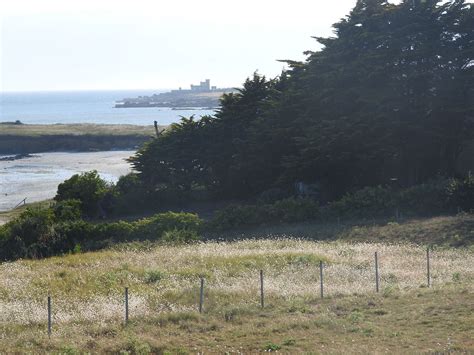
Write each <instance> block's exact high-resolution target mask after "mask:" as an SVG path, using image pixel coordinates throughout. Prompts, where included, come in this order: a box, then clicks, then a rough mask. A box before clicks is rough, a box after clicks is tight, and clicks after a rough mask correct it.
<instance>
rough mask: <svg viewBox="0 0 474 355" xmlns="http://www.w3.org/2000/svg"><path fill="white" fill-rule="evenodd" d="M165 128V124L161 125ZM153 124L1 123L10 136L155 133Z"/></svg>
mask: <svg viewBox="0 0 474 355" xmlns="http://www.w3.org/2000/svg"><path fill="white" fill-rule="evenodd" d="M161 128H165V126H163V127H161ZM154 134H155V131H154V128H153V126H137V125H129V124H117V125H108V124H87V123H84V124H50V125H33V124H23V125H15V124H0V135H9V136H45V135H46V136H50V135H73V136H81V135H111V136H122V135H127V136H129V135H143V136H151V135H154Z"/></svg>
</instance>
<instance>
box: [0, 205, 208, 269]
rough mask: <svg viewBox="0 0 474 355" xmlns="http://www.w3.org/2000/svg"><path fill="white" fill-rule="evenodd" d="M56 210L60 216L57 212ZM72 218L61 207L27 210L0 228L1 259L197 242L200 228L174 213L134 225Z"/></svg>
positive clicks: (187, 215)
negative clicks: (125, 244) (123, 244)
mask: <svg viewBox="0 0 474 355" xmlns="http://www.w3.org/2000/svg"><path fill="white" fill-rule="evenodd" d="M71 205H72V206H73V207H75V204H74V203H73V204H71ZM66 207H70V206H66ZM58 210H59V211H61V213H56V212H57V211H58ZM72 211H73V212H74V211H75V210H74V209H72ZM66 212H67V213H66ZM72 217H77V215H76V213H72V212H71V211H70V209H69V208H65V206H64V205H63V206H62V207H61V208H60V209H58V208H56V206H55V207H52V208H44V209H27V210H26V211H25V212H23V213H22V214H21V215H20V216H19V217H18V218H17V219H14V220H13V221H11V222H9V223H7V224H5V225H3V226H0V260H14V259H19V258H43V257H47V256H52V255H58V254H63V253H67V252H77V251H78V250H79V251H82V250H96V249H101V248H104V247H108V246H112V245H113V244H116V243H121V242H130V241H136V240H139V241H143V240H150V241H160V240H161V241H163V242H165V243H188V242H192V241H196V240H198V239H199V231H200V227H201V225H202V221H201V220H200V219H199V217H198V216H197V215H194V214H190V213H174V212H167V213H160V214H157V215H154V216H152V217H150V218H144V219H141V220H139V221H136V222H126V221H117V222H111V223H92V222H88V221H84V220H82V219H77V218H72ZM62 218H64V219H62Z"/></svg>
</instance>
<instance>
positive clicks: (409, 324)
mask: <svg viewBox="0 0 474 355" xmlns="http://www.w3.org/2000/svg"><path fill="white" fill-rule="evenodd" d="M374 251H378V252H379V255H380V274H381V292H380V293H379V294H375V292H374V271H373V252H374ZM321 260H322V261H324V263H325V265H326V267H325V289H326V298H325V299H323V300H321V299H320V298H319V273H318V265H319V261H321ZM473 262H474V252H473V251H472V250H468V249H435V250H433V252H432V260H431V263H432V280H433V285H434V287H433V288H430V289H428V288H426V287H425V285H426V273H425V249H424V248H423V247H419V246H415V245H412V244H401V245H385V244H371V243H356V244H354V243H346V242H310V241H301V240H290V239H279V240H259V241H256V240H245V241H240V242H233V243H216V242H208V243H201V244H197V245H190V246H157V245H146V244H136V245H125V246H121V247H120V248H117V249H115V250H106V251H102V252H95V253H85V254H75V255H67V256H64V257H54V258H50V259H46V260H41V261H27V260H24V261H17V262H13V263H4V264H2V265H0V308H1V309H2V312H1V313H0V348H1V349H2V350H4V351H5V352H25V351H33V352H61V353H64V352H68V353H74V351H81V352H83V351H94V352H96V351H101V352H106V351H109V352H119V351H121V350H124V351H129V352H131V353H147V352H155V353H160V352H166V351H171V352H175V353H176V352H181V353H184V352H191V353H195V352H197V351H208V352H239V351H240V352H256V351H264V350H276V349H281V350H282V351H285V352H299V351H316V352H320V351H329V352H352V353H353V352H359V353H366V352H382V351H383V352H385V351H389V352H406V351H409V352H419V351H445V352H446V351H464V352H470V351H474V343H473V340H472V336H471V331H472V328H473V326H474V315H473V312H472V310H473V309H474V297H473V296H474V287H473V281H474V270H473V268H472V265H473ZM259 269H263V270H264V274H265V292H266V307H265V309H263V310H262V309H261V308H260V307H259V299H258V295H259V288H258V287H259V280H258V270H259ZM200 276H204V277H205V278H206V289H205V291H206V292H205V303H204V314H202V315H199V313H198V312H197V311H196V310H197V299H198V294H199V290H198V288H199V277H200ZM125 286H127V287H129V289H130V316H131V322H130V324H129V325H128V326H126V327H125V326H123V296H122V295H123V289H124V287H125ZM48 293H50V294H51V295H52V298H53V313H54V317H53V322H54V328H53V336H52V338H51V340H49V339H48V338H47V335H46V296H47V294H48Z"/></svg>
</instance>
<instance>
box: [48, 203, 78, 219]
mask: <svg viewBox="0 0 474 355" xmlns="http://www.w3.org/2000/svg"><path fill="white" fill-rule="evenodd" d="M81 205H82V203H81V201H80V200H64V201H59V202H57V203H56V204H55V205H54V207H53V211H54V216H55V218H56V220H58V221H74V220H78V219H81V217H82V207H81Z"/></svg>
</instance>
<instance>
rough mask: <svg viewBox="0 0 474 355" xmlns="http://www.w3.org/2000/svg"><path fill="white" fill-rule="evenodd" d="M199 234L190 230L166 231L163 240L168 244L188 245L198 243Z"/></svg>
mask: <svg viewBox="0 0 474 355" xmlns="http://www.w3.org/2000/svg"><path fill="white" fill-rule="evenodd" d="M199 239H200V238H199V234H198V233H197V232H196V231H195V230H190V229H172V230H169V231H165V232H164V233H163V236H162V238H161V240H162V241H163V242H164V243H168V244H186V243H191V242H195V241H198V240H199Z"/></svg>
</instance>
